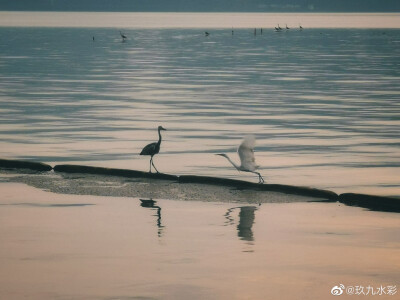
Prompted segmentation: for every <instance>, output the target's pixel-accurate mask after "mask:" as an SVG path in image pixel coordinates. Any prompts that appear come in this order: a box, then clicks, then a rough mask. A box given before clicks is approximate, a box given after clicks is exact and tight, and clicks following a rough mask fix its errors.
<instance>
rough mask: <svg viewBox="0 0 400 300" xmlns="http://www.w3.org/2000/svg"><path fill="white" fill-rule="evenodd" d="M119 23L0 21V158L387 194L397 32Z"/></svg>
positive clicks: (399, 174) (399, 187) (395, 181)
mask: <svg viewBox="0 0 400 300" xmlns="http://www.w3.org/2000/svg"><path fill="white" fill-rule="evenodd" d="M288 23H289V22H288ZM282 25H283V23H282V24H281V26H282ZM119 30H120V28H26V27H3V28H0V37H1V43H0V112H1V114H0V156H1V157H4V158H17V159H34V160H40V161H45V162H49V163H53V164H55V163H80V164H89V165H100V166H109V167H124V168H133V169H141V170H147V169H148V159H147V158H144V157H140V156H139V155H138V153H139V152H140V150H141V149H142V147H143V146H145V145H146V144H147V143H149V142H153V141H156V140H157V132H156V128H157V126H158V125H163V126H164V127H165V128H167V129H168V131H166V132H164V133H163V134H164V140H163V143H162V147H161V148H162V150H161V154H160V155H158V156H156V158H155V164H156V166H157V168H158V169H159V170H160V171H162V172H167V173H175V174H201V175H217V176H224V177H234V178H242V179H248V180H254V181H256V180H257V178H256V176H254V177H253V176H252V175H249V174H239V173H237V172H236V171H235V170H234V169H233V168H231V166H229V165H228V162H227V161H225V160H223V158H221V157H218V156H215V155H214V154H215V153H221V152H227V153H231V155H232V156H233V158H236V159H237V157H235V156H236V154H235V153H234V152H235V150H236V147H237V145H238V144H239V143H240V140H241V138H242V137H243V136H244V135H246V134H255V135H256V137H257V148H256V151H257V152H256V159H257V162H258V164H260V165H261V168H262V169H261V173H262V174H263V175H264V177H265V179H266V181H267V182H269V183H285V184H295V185H308V186H314V187H318V188H328V189H332V190H334V191H336V192H349V191H352V192H363V193H374V194H382V195H400V183H399V178H400V168H399V166H400V164H399V162H400V151H399V144H400V140H399V132H400V131H399V128H400V102H399V101H398V99H399V95H400V74H399V72H400V68H399V61H400V47H399V45H400V30H398V29H384V30H383V29H368V30H367V29H309V28H305V29H304V30H303V31H299V30H298V29H296V28H294V29H291V30H288V31H283V32H279V33H277V32H274V31H273V30H272V29H270V28H268V29H266V28H264V30H263V34H262V35H261V34H260V31H259V30H258V31H257V35H256V36H255V35H254V30H253V29H244V28H243V29H235V30H234V34H233V35H232V33H231V29H230V28H229V29H210V28H207V30H208V31H209V32H210V33H211V34H210V36H208V37H205V36H204V30H202V29H187V28H186V29H185V28H178V29H135V28H131V29H125V30H124V33H125V34H126V35H127V36H128V40H127V41H126V42H124V43H122V42H121V39H120V36H119ZM93 36H94V37H95V40H94V41H93V40H92V37H93Z"/></svg>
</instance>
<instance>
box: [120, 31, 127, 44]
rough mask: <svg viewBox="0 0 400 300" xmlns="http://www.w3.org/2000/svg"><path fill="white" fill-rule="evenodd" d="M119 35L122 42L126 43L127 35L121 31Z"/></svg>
mask: <svg viewBox="0 0 400 300" xmlns="http://www.w3.org/2000/svg"><path fill="white" fill-rule="evenodd" d="M119 34H120V35H121V37H122V41H123V42H124V41H125V40H126V39H127V36H126V35H125V34H123V33H122V32H121V30H120V31H119Z"/></svg>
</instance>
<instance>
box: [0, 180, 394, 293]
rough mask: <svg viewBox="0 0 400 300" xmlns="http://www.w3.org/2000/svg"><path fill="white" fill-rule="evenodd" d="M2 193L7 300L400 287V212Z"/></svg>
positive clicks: (25, 190)
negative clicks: (154, 201) (399, 283)
mask: <svg viewBox="0 0 400 300" xmlns="http://www.w3.org/2000/svg"><path fill="white" fill-rule="evenodd" d="M0 190H1V191H2V193H1V197H0V216H1V217H0V237H1V247H0V260H1V266H2V267H1V268H0V292H1V295H2V297H3V298H4V299H17V300H18V299H32V300H36V299H37V300H42V299H74V300H78V299H79V300H80V299H82V300H88V299H89V300H99V299H101V300H103V299H104V300H116V299H120V300H128V299H131V300H132V299H137V300H138V299H143V300H145V299H146V300H156V299H163V300H177V299H178V300H179V299H182V300H186V299H193V300H203V299H210V300H214V299H215V300H225V299H229V300H230V299H237V300H239V299H251V300H263V299H285V300H289V299H293V300H298V299H327V298H329V297H333V296H331V294H330V292H331V289H332V287H334V286H336V285H339V284H344V285H345V286H346V287H347V286H356V285H358V286H360V285H361V286H364V287H367V286H372V287H373V288H374V291H376V290H377V288H378V287H380V286H381V285H382V286H384V287H386V286H393V285H397V293H398V282H399V280H400V275H399V271H398V270H399V267H400V262H399V259H398V257H399V253H400V250H399V249H400V247H399V245H400V228H399V226H398V224H399V219H400V215H399V214H395V213H383V212H373V211H365V210H363V209H361V208H357V207H348V206H344V205H340V204H338V203H267V204H262V205H261V206H259V205H254V204H250V203H205V202H199V201H174V200H162V199H157V201H156V203H153V204H149V203H147V204H146V202H145V203H142V202H141V201H140V200H139V199H137V198H128V197H123V198H119V197H96V196H90V195H84V196H83V195H62V194H52V193H48V192H44V191H41V190H38V189H35V188H32V187H28V186H26V185H23V184H16V183H3V182H0ZM365 290H366V289H365ZM342 297H344V298H345V299H352V297H350V296H349V297H346V296H345V295H343V296H342ZM353 297H355V298H356V299H358V297H356V296H355V295H353ZM376 297H377V298H378V299H395V298H396V296H390V295H386V296H385V295H383V296H378V295H376ZM367 298H369V297H367Z"/></svg>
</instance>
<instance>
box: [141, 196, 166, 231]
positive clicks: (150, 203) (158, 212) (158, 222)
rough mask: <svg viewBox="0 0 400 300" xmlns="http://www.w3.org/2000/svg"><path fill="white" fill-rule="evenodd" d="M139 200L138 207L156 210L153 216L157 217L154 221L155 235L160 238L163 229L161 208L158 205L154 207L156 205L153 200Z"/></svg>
mask: <svg viewBox="0 0 400 300" xmlns="http://www.w3.org/2000/svg"><path fill="white" fill-rule="evenodd" d="M139 200H140V202H141V203H140V206H141V207H147V208H150V209H152V210H156V214H155V215H154V216H155V217H157V220H156V225H157V229H158V230H157V235H158V237H161V236H162V233H163V228H164V226H163V225H162V224H161V207H160V206H158V205H155V204H156V203H157V201H155V200H153V199H139Z"/></svg>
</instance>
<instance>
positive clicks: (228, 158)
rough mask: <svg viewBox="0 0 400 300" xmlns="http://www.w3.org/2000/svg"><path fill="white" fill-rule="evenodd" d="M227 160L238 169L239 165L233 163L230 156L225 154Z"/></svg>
mask: <svg viewBox="0 0 400 300" xmlns="http://www.w3.org/2000/svg"><path fill="white" fill-rule="evenodd" d="M224 157H225V158H226V159H227V160H229V162H230V163H231V164H232V165H233V166H234V167H235V168H236V169H237V170H239V166H238V165H237V164H235V163H234V162H233V161H232V160H231V159H230V157H229V156H228V155H227V156H224Z"/></svg>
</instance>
